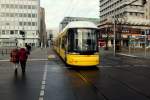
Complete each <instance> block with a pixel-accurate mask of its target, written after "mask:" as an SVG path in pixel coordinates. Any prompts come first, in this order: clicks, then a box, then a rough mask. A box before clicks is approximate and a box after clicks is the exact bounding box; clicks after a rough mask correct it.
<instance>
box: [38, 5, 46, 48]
mask: <svg viewBox="0 0 150 100" xmlns="http://www.w3.org/2000/svg"><path fill="white" fill-rule="evenodd" d="M39 16H40V19H39V21H40V31H39V37H40V45H41V46H46V45H47V33H46V24H45V9H44V8H42V7H40V11H39Z"/></svg>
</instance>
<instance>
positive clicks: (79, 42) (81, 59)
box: [54, 21, 100, 67]
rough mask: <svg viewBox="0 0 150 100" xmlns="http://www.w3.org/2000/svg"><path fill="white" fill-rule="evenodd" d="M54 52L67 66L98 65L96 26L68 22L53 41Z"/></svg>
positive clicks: (88, 23) (82, 22)
mask: <svg viewBox="0 0 150 100" xmlns="http://www.w3.org/2000/svg"><path fill="white" fill-rule="evenodd" d="M54 50H56V52H57V53H58V54H59V55H60V57H61V58H62V59H63V60H64V61H65V63H66V64H68V65H73V66H83V67H84V66H85V67H86V66H96V65H98V64H99V62H100V61H99V51H98V28H97V26H96V25H95V24H93V23H91V22H87V21H74V22H70V23H69V24H68V25H67V26H66V27H65V28H64V30H63V31H62V32H61V33H60V34H59V35H58V37H57V38H56V40H55V41H54Z"/></svg>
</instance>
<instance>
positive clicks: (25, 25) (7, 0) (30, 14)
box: [0, 0, 40, 46]
mask: <svg viewBox="0 0 150 100" xmlns="http://www.w3.org/2000/svg"><path fill="white" fill-rule="evenodd" d="M39 7H40V0H0V46H15V45H16V44H17V45H18V46H23V45H24V44H25V43H28V44H30V45H32V46H38V44H39V43H38V42H39V14H38V13H39ZM22 33H23V34H22ZM15 42H16V43H15Z"/></svg>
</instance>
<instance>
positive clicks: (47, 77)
mask: <svg viewBox="0 0 150 100" xmlns="http://www.w3.org/2000/svg"><path fill="white" fill-rule="evenodd" d="M48 55H55V57H56V58H52V59H51V60H49V61H47V56H48ZM149 65H150V62H149V60H144V59H135V58H128V57H123V56H116V57H114V56H112V55H111V54H107V53H106V54H101V64H100V65H99V66H97V68H82V69H81V68H72V67H70V66H66V65H65V64H64V63H63V61H61V59H60V58H59V57H58V56H57V55H56V54H55V53H54V52H53V51H52V50H50V49H42V50H41V49H37V50H35V51H34V52H33V53H31V55H30V57H29V60H28V63H27V70H26V74H25V75H23V74H22V73H21V69H20V67H19V68H18V73H17V74H15V73H14V69H13V65H12V64H11V63H10V62H0V100H150V86H149V84H150V66H149Z"/></svg>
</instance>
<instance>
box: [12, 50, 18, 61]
mask: <svg viewBox="0 0 150 100" xmlns="http://www.w3.org/2000/svg"><path fill="white" fill-rule="evenodd" d="M10 61H11V62H13V63H19V52H18V49H13V50H12V51H11V53H10Z"/></svg>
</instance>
